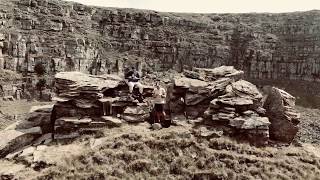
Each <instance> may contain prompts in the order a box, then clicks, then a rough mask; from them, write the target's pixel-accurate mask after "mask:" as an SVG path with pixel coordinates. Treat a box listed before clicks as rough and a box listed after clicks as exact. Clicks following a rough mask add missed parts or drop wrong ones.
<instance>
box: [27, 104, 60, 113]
mask: <svg viewBox="0 0 320 180" xmlns="http://www.w3.org/2000/svg"><path fill="white" fill-rule="evenodd" d="M53 106H54V104H50V105H43V106H32V107H31V109H30V110H29V113H32V112H44V113H51V111H52V109H53Z"/></svg>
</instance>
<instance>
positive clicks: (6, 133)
mask: <svg viewBox="0 0 320 180" xmlns="http://www.w3.org/2000/svg"><path fill="white" fill-rule="evenodd" d="M33 133H34V131H32V132H31V134H30V133H28V132H27V131H26V132H21V131H18V130H3V131H0V157H1V158H2V157H5V156H6V155H7V154H9V153H10V152H12V151H14V150H16V149H18V148H21V147H23V146H25V145H28V144H30V143H31V142H32V141H33V140H34V138H35V137H36V136H35V135H34V134H33Z"/></svg>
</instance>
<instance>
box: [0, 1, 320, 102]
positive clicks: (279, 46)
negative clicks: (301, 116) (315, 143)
mask: <svg viewBox="0 0 320 180" xmlns="http://www.w3.org/2000/svg"><path fill="white" fill-rule="evenodd" d="M319 15H320V12H319V11H316V10H314V11H308V12H294V13H280V14H268V13H260V14H257V13H251V14H249V13H248V14H187V13H164V12H155V11H150V10H137V9H118V8H103V7H93V6H85V5H82V4H78V3H72V2H64V1H57V0H21V1H17V0H1V1H0V69H2V68H4V69H9V70H14V71H18V72H25V71H29V72H32V71H33V70H34V65H35V64H36V63H38V62H41V63H43V64H44V65H45V66H46V68H47V72H57V71H70V70H77V71H82V72H90V73H106V72H113V71H116V70H117V68H116V67H119V65H122V64H126V61H127V59H129V60H130V59H131V60H134V61H141V62H143V66H144V68H143V69H144V70H145V71H148V70H167V69H175V70H178V71H181V70H182V69H185V68H191V67H200V68H203V67H205V68H213V67H218V66H221V65H232V66H235V68H237V69H240V70H243V71H244V72H245V74H246V76H247V78H248V79H251V80H263V82H267V81H270V82H279V81H281V82H282V85H283V86H287V87H289V86H291V85H292V84H294V85H298V86H296V87H295V88H294V90H296V89H298V90H299V91H300V92H305V91H306V90H307V91H308V92H309V93H310V92H312V90H311V89H313V88H314V86H315V85H314V82H318V81H319V80H320V78H319V77H320V76H319V73H320V63H319V56H320V40H319V38H320V36H319V34H320V23H319V22H320V16H319ZM124 57H125V58H124ZM283 82H286V83H283ZM305 83H309V85H310V86H311V85H312V88H309V89H308V87H310V86H305ZM293 93H294V92H293ZM313 93H314V94H316V93H317V92H315V91H313ZM294 95H296V94H295V93H294ZM299 96H300V95H299ZM298 101H299V100H298Z"/></svg>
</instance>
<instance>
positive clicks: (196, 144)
mask: <svg viewBox="0 0 320 180" xmlns="http://www.w3.org/2000/svg"><path fill="white" fill-rule="evenodd" d="M319 177H320V159H319V158H317V157H315V156H313V155H310V154H308V153H307V152H306V151H303V150H302V149H299V148H297V147H294V148H283V149H279V148H278V149H277V148H272V147H265V148H257V147H253V146H250V145H248V144H239V143H237V142H235V141H233V140H231V139H229V138H226V137H222V138H216V139H211V140H205V139H200V138H197V137H194V136H193V135H192V134H191V133H190V132H189V131H188V130H184V131H174V130H173V131H172V132H164V131H162V130H161V131H157V132H156V131H155V132H153V133H126V132H123V134H122V135H119V136H117V137H114V138H109V139H106V141H105V142H104V143H103V145H102V146H100V147H99V148H98V149H95V150H91V149H90V150H88V151H86V152H85V153H83V154H82V155H80V156H76V157H75V158H67V159H66V163H64V164H60V165H58V166H55V167H49V168H47V169H44V170H43V171H42V172H41V173H40V175H39V176H38V177H37V179H52V178H53V179H319Z"/></svg>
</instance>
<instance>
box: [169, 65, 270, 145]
mask: <svg viewBox="0 0 320 180" xmlns="http://www.w3.org/2000/svg"><path fill="white" fill-rule="evenodd" d="M184 75H185V77H176V78H175V79H174V81H173V84H172V85H171V86H172V87H171V89H172V90H171V91H170V92H169V96H170V98H169V100H170V102H169V106H170V109H171V110H172V113H174V114H179V113H185V114H186V116H187V117H188V118H191V119H194V118H197V117H204V120H205V121H204V122H205V123H206V124H207V125H210V126H215V127H220V128H222V129H223V130H224V133H225V134H228V135H232V136H235V137H239V138H240V139H245V140H247V141H250V142H252V143H253V144H257V145H263V144H266V143H267V142H268V140H269V125H270V122H269V120H268V117H265V110H264V109H263V108H262V102H261V100H262V94H261V93H260V92H259V91H258V89H257V87H256V86H255V85H253V84H252V83H250V82H248V81H244V80H241V76H242V75H243V72H242V71H238V70H236V69H234V68H233V67H232V66H222V67H218V68H215V69H200V68H197V69H195V70H194V71H187V72H185V73H184ZM188 77H189V78H188Z"/></svg>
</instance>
